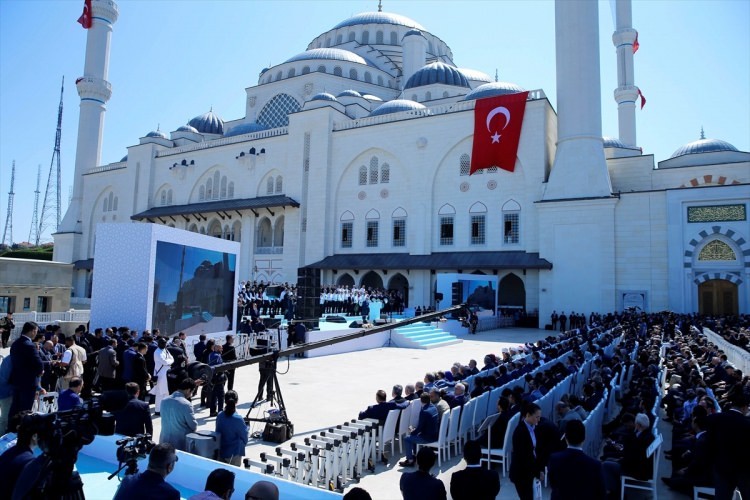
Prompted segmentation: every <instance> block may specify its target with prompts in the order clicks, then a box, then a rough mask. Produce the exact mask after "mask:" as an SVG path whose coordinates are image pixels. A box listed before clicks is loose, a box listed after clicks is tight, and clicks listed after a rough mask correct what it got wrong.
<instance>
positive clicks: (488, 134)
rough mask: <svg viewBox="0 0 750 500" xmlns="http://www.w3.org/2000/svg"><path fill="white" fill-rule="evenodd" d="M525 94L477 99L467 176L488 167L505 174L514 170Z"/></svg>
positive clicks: (524, 108) (526, 93)
mask: <svg viewBox="0 0 750 500" xmlns="http://www.w3.org/2000/svg"><path fill="white" fill-rule="evenodd" d="M528 95H529V93H528V92H519V93H517V94H506V95H501V96H496V97H488V98H486V99H479V100H477V103H476V106H475V107H474V143H473V145H472V148H471V168H470V170H469V174H473V173H474V172H476V171H477V170H481V169H483V168H489V167H500V168H502V169H503V170H507V171H508V172H513V170H514V169H515V168H516V153H517V152H518V142H519V140H520V138H521V125H522V124H523V113H524V111H525V110H526V98H527V97H528Z"/></svg>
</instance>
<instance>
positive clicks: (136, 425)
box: [115, 382, 154, 436]
mask: <svg viewBox="0 0 750 500" xmlns="http://www.w3.org/2000/svg"><path fill="white" fill-rule="evenodd" d="M140 390H141V388H140V387H139V386H138V384H136V383H135V382H128V383H127V384H125V391H127V393H128V398H130V399H129V401H128V402H127V404H126V405H125V407H124V408H122V409H121V410H119V411H116V412H115V432H116V433H117V434H122V435H123V436H136V435H138V434H151V435H153V434H154V426H153V424H152V423H151V412H150V411H149V407H148V403H146V402H145V401H141V400H140V399H138V396H139V393H140Z"/></svg>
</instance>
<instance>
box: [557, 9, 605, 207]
mask: <svg viewBox="0 0 750 500" xmlns="http://www.w3.org/2000/svg"><path fill="white" fill-rule="evenodd" d="M555 51H556V58H555V59H556V67H557V153H556V154H555V162H554V165H553V168H552V173H551V174H550V177H549V181H548V182H547V188H546V190H545V193H544V200H559V199H570V198H597V197H605V196H610V195H611V193H612V185H611V183H610V180H609V172H608V171H607V164H606V161H605V159H604V147H603V143H602V105H601V82H600V75H599V6H598V3H597V2H593V1H591V0H557V1H556V2H555Z"/></svg>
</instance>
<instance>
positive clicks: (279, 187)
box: [276, 176, 284, 194]
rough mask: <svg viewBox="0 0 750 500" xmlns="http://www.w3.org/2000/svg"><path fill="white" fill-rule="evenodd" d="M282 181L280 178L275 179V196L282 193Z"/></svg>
mask: <svg viewBox="0 0 750 500" xmlns="http://www.w3.org/2000/svg"><path fill="white" fill-rule="evenodd" d="M283 182H284V181H283V180H282V179H281V176H278V177H276V194H279V193H281V192H283V190H284V183H283Z"/></svg>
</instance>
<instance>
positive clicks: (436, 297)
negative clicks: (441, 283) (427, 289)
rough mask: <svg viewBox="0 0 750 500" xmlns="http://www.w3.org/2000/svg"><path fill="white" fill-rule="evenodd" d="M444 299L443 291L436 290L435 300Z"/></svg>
mask: <svg viewBox="0 0 750 500" xmlns="http://www.w3.org/2000/svg"><path fill="white" fill-rule="evenodd" d="M441 300H443V294H442V293H441V292H435V302H440V301H441Z"/></svg>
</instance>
